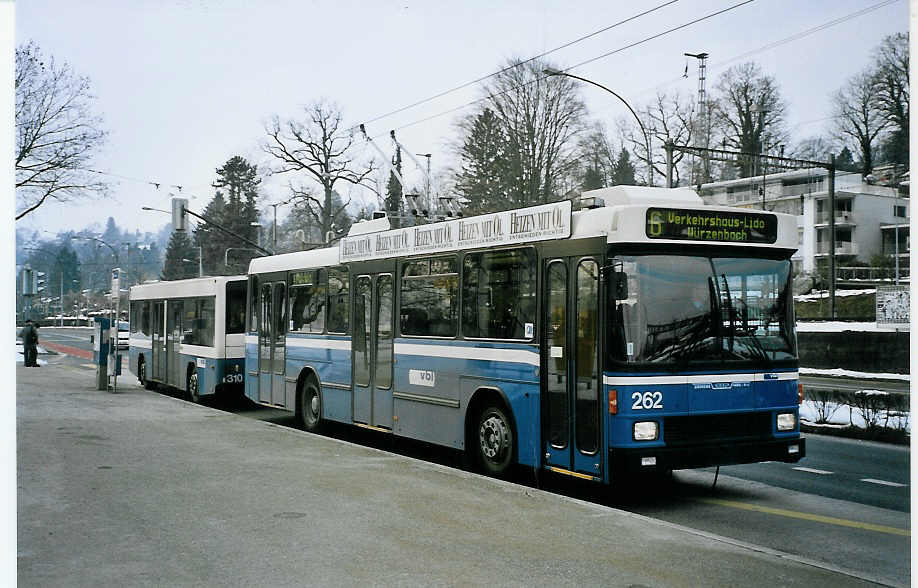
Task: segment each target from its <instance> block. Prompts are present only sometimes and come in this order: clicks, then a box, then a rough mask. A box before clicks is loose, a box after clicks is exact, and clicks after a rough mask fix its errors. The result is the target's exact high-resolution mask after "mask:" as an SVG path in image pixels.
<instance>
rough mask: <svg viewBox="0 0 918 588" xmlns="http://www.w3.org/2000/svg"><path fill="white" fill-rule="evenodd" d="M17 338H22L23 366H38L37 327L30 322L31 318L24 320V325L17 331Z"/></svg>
mask: <svg viewBox="0 0 918 588" xmlns="http://www.w3.org/2000/svg"><path fill="white" fill-rule="evenodd" d="M19 338H20V339H22V348H23V352H24V355H25V367H39V366H38V329H37V328H36V327H35V325H34V324H33V323H32V319H29V320H27V321H26V322H25V326H24V327H22V330H21V331H19Z"/></svg>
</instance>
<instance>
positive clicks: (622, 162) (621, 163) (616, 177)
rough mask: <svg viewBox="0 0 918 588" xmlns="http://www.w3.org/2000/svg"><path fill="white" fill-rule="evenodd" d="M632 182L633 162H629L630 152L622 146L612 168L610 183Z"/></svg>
mask: <svg viewBox="0 0 918 588" xmlns="http://www.w3.org/2000/svg"><path fill="white" fill-rule="evenodd" d="M634 184H635V179H634V164H633V163H632V162H631V154H630V153H628V150H627V149H625V148H624V147H622V150H621V151H620V152H619V153H618V158H617V159H616V160H615V166H614V167H613V168H612V185H613V186H633V185H634Z"/></svg>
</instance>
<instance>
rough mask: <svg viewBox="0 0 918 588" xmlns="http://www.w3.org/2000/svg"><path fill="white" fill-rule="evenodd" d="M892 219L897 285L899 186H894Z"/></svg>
mask: <svg viewBox="0 0 918 588" xmlns="http://www.w3.org/2000/svg"><path fill="white" fill-rule="evenodd" d="M893 219H894V220H895V222H896V228H895V229H894V230H895V231H896V234H895V244H896V250H895V253H894V254H893V257H895V258H896V285H897V286H898V285H899V188H896V202H895V204H894V205H893Z"/></svg>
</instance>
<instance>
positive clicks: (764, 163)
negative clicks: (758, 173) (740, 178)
mask: <svg viewBox="0 0 918 588" xmlns="http://www.w3.org/2000/svg"><path fill="white" fill-rule="evenodd" d="M767 169H768V155H767V154H766V153H765V141H764V139H763V140H762V210H765V172H766V170H767Z"/></svg>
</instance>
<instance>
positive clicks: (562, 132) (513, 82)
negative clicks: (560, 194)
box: [485, 60, 586, 205]
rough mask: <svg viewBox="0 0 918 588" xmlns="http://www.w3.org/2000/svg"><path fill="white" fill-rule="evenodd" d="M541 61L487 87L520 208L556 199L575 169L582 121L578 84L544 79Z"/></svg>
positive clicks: (511, 67) (515, 65) (511, 69)
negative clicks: (562, 181)
mask: <svg viewBox="0 0 918 588" xmlns="http://www.w3.org/2000/svg"><path fill="white" fill-rule="evenodd" d="M547 67H549V64H547V63H546V62H544V61H541V60H533V61H529V62H525V63H521V62H520V60H511V61H510V62H509V63H508V67H506V68H505V69H503V70H502V71H501V72H500V73H499V74H497V75H496V76H494V78H493V79H492V80H491V81H490V82H489V83H487V84H485V91H486V92H487V94H488V97H489V100H488V103H489V105H490V108H491V110H493V111H494V113H495V114H496V115H497V117H498V119H499V120H500V121H501V123H502V126H503V127H504V130H505V132H506V134H507V138H508V143H509V144H508V146H507V155H508V157H509V158H510V159H511V160H517V161H515V162H511V166H510V167H511V169H515V170H516V175H517V177H518V186H519V188H520V190H521V194H520V198H521V200H522V201H521V202H519V203H515V204H518V205H527V204H536V203H543V202H550V201H551V200H553V199H555V198H556V197H557V189H556V188H557V186H558V185H559V180H560V179H561V178H562V177H564V176H565V174H569V173H572V172H573V171H574V170H575V169H576V164H577V153H576V149H577V145H576V139H577V135H578V134H579V133H580V131H581V129H582V126H583V120H584V117H585V116H586V107H585V106H584V104H583V101H582V100H581V99H580V96H579V92H578V91H577V85H576V83H575V82H574V81H573V80H572V79H570V78H567V77H564V76H551V77H549V76H546V75H545V74H543V73H542V72H543V70H544V69H546V68H547Z"/></svg>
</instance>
